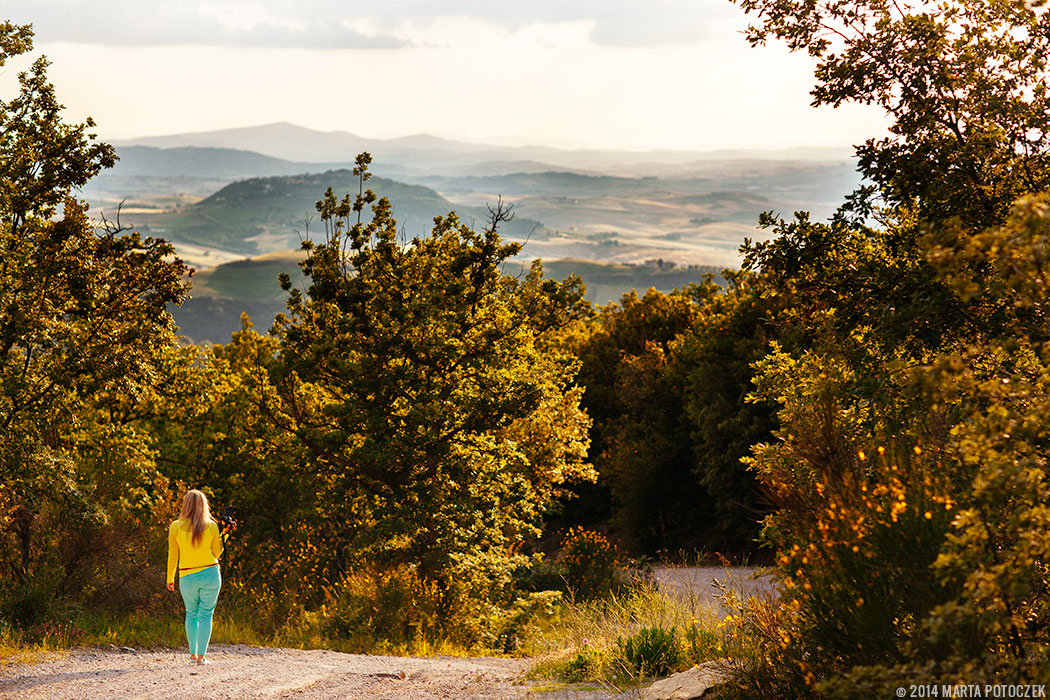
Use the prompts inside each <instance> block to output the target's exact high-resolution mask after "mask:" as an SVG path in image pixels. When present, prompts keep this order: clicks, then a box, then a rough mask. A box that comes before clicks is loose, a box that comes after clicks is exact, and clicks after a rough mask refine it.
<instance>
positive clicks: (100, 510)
mask: <svg viewBox="0 0 1050 700" xmlns="http://www.w3.org/2000/svg"><path fill="white" fill-rule="evenodd" d="M31 37H32V32H31V30H30V29H29V27H18V26H15V25H12V24H10V23H5V24H3V25H0V51H2V53H0V64H2V63H3V62H4V60H5V59H7V58H10V57H11V56H13V55H17V54H19V53H23V52H27V51H29V50H30V49H31ZM47 65H48V63H47V60H46V59H44V58H39V59H37V60H36V61H35V62H34V63H33V65H32V67H31V68H30V69H29V70H28V71H24V72H22V73H21V74H20V75H19V79H18V85H19V94H18V95H17V96H15V97H14V98H13V99H11V100H10V101H7V102H4V103H0V123H2V124H3V130H2V134H3V135H2V136H0V250H2V253H3V255H2V257H3V266H2V270H0V308H2V309H3V310H2V311H0V387H2V388H0V485H2V489H0V576H2V577H3V580H4V581H5V582H6V585H4V586H3V590H4V594H3V596H2V599H3V600H0V607H2V609H3V613H4V614H5V615H7V616H10V617H12V618H14V619H16V620H18V621H19V622H20V623H22V624H27V625H34V624H44V623H46V622H47V620H48V618H49V617H51V616H52V614H53V613H54V612H55V611H56V610H57V609H58V608H59V607H61V606H62V605H64V604H66V603H65V601H67V600H69V599H70V598H71V597H74V596H75V598H76V599H77V600H79V601H81V602H90V603H92V604H96V605H114V604H123V605H127V604H141V603H143V602H145V601H147V600H148V599H149V597H150V596H151V595H152V593H151V592H149V591H148V589H147V588H146V587H143V586H142V585H140V584H141V577H140V576H139V575H140V574H141V573H142V572H143V571H144V570H145V569H147V568H148V567H149V566H150V563H149V562H150V559H151V557H150V556H149V555H148V554H147V550H148V549H149V547H150V543H151V542H152V541H153V539H154V534H153V533H154V532H155V529H154V528H156V527H157V526H158V525H159V522H158V521H159V519H160V518H161V517H163V516H164V514H165V510H166V508H167V502H168V498H169V497H170V492H169V491H168V485H167V484H166V483H165V482H164V481H163V480H161V479H159V478H158V475H157V472H156V469H155V465H154V463H153V459H152V458H153V455H152V452H151V450H150V445H149V440H148V437H147V436H145V435H143V434H141V433H139V432H137V431H136V430H135V429H134V428H133V427H132V426H131V425H130V423H129V419H128V412H129V411H133V410H134V407H135V405H136V402H137V400H138V399H139V397H140V396H141V395H142V394H143V393H145V392H147V391H149V390H150V387H152V386H153V384H154V382H156V381H157V379H158V377H157V376H156V374H155V368H156V365H157V363H158V357H159V356H160V355H161V354H162V353H163V352H165V351H166V349H167V348H170V347H171V346H173V345H174V342H175V339H174V334H173V328H172V324H171V318H170V316H169V315H168V314H167V312H166V310H165V309H166V306H167V305H168V304H170V303H176V304H177V303H179V302H180V301H181V300H182V298H183V297H184V295H185V281H184V275H185V273H186V269H185V267H184V266H183V264H182V263H181V262H180V261H179V260H178V259H177V258H173V253H174V250H173V249H172V247H171V246H170V245H169V244H167V243H165V242H164V241H162V240H154V239H149V238H147V239H142V238H140V237H139V235H138V234H136V233H133V232H127V231H126V230H125V229H123V228H122V227H120V226H119V225H118V224H111V223H108V222H103V224H102V225H101V226H99V225H97V224H95V223H94V222H92V221H91V220H90V219H89V218H88V216H87V213H86V207H85V205H83V204H82V203H80V202H78V201H77V200H75V199H74V198H73V192H74V191H75V190H76V189H78V188H79V187H81V186H82V185H83V184H84V183H85V182H87V180H88V179H89V178H91V177H92V176H93V175H95V174H97V173H98V172H99V171H100V170H101V169H103V168H106V167H110V166H112V165H113V162H114V156H113V149H112V148H111V147H109V146H108V145H105V144H100V143H97V142H95V140H94V138H95V137H94V135H93V134H90V133H88V130H89V129H90V128H91V127H92V126H93V124H92V122H91V121H90V120H88V121H86V122H85V123H84V124H79V125H71V124H66V123H65V122H63V121H62V116H61V111H62V107H61V105H59V104H58V102H57V101H56V98H55V94H54V89H53V87H52V86H51V85H50V83H48V81H47V75H46V68H47ZM60 212H61V213H60Z"/></svg>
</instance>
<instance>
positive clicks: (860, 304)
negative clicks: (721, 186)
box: [739, 0, 1050, 697]
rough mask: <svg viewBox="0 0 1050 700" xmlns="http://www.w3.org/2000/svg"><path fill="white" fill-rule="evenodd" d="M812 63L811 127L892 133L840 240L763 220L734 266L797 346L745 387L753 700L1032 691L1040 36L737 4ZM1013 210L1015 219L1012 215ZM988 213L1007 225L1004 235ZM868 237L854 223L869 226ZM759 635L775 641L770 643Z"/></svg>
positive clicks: (901, 11) (1030, 28) (1041, 476)
mask: <svg viewBox="0 0 1050 700" xmlns="http://www.w3.org/2000/svg"><path fill="white" fill-rule="evenodd" d="M739 4H741V5H742V6H743V7H744V8H745V9H746V10H748V11H751V12H755V13H757V14H758V16H759V22H758V23H757V24H756V26H754V27H753V28H752V30H751V39H752V41H755V42H761V41H764V40H766V39H767V38H769V37H777V38H781V39H784V40H785V41H786V42H787V43H788V45H789V46H790V47H791V48H792V49H795V50H807V51H808V52H809V53H810V54H811V55H813V56H814V57H816V58H817V59H818V69H817V86H816V87H815V88H814V91H813V96H814V101H815V103H817V104H832V105H838V104H841V103H843V102H847V101H857V102H862V103H868V104H875V105H878V106H880V107H882V108H883V109H885V110H886V112H887V114H888V115H889V117H890V118H891V120H892V125H891V128H890V132H891V135H890V137H888V138H885V139H873V140H870V141H868V142H867V143H866V144H864V145H863V146H861V147H859V148H858V155H859V158H860V166H861V171H862V173H863V174H864V175H865V176H866V177H867V179H868V180H869V184H867V185H866V186H865V187H864V188H862V190H861V191H860V192H858V193H857V195H855V196H854V197H852V198H851V199H850V201H849V202H848V203H847V206H846V207H845V208H844V211H843V213H844V214H846V215H845V216H840V217H839V218H838V220H836V221H834V222H832V223H829V224H821V223H815V222H812V221H810V220H809V219H808V217H806V216H804V215H801V216H797V217H796V218H795V220H793V221H790V222H788V221H774V220H772V219H771V218H768V217H767V218H766V219H765V221H764V223H766V224H769V225H771V226H773V227H774V231H775V234H776V235H775V236H774V238H773V239H772V240H771V241H769V242H767V243H762V244H756V245H751V246H748V250H747V258H746V264H747V265H748V266H749V267H751V268H752V269H753V270H754V271H755V272H756V274H759V275H761V276H763V277H764V278H765V280H766V282H767V284H768V285H769V290H770V293H772V294H777V295H779V296H780V297H781V298H782V299H783V302H784V305H785V311H784V313H783V314H781V318H782V319H783V322H784V323H785V325H786V326H789V327H790V328H791V332H792V333H793V334H794V335H795V336H796V337H797V338H799V339H800V342H799V343H798V344H797V346H796V347H795V348H794V349H792V350H791V351H790V352H789V351H785V350H783V349H781V348H775V349H774V352H773V353H771V354H770V355H769V356H768V357H766V358H765V359H764V360H762V361H761V362H760V363H758V365H757V366H756V370H757V373H756V374H757V376H756V381H757V384H758V391H757V392H756V398H762V399H765V400H769V401H773V402H775V403H776V404H777V405H778V407H779V411H778V419H779V422H780V427H779V429H778V430H777V432H776V435H775V437H776V439H775V440H771V441H768V442H763V443H761V444H759V445H757V446H756V447H755V449H754V455H753V458H752V460H751V466H752V468H753V469H754V470H755V471H756V473H757V474H758V475H759V477H760V479H761V480H762V482H763V484H764V485H765V487H766V489H767V491H768V492H769V493H770V495H771V497H772V498H773V499H774V501H775V503H776V505H777V507H778V510H777V512H776V514H775V515H774V516H772V517H771V518H770V519H769V520H768V521H767V528H766V534H767V536H768V537H769V539H770V540H771V541H773V542H774V543H775V544H776V545H777V547H778V550H779V554H780V556H779V568H778V571H779V575H780V577H781V581H782V583H783V585H784V596H783V599H782V603H783V604H782V606H781V607H780V611H781V613H782V617H781V619H780V620H779V622H778V624H779V625H780V628H779V630H776V631H775V633H774V634H773V635H772V637H771V638H773V639H776V638H777V637H779V638H780V641H778V642H775V643H774V644H772V645H771V647H772V649H771V650H770V653H769V656H768V657H767V659H768V661H769V662H770V664H769V667H770V668H773V669H777V670H774V671H773V672H771V673H766V674H763V673H756V674H753V675H751V676H750V677H747V676H746V674H745V677H743V679H742V680H743V681H744V682H745V683H749V684H751V688H752V692H754V688H756V687H757V688H761V689H762V690H761V692H762V693H763V694H764V695H767V696H780V697H800V696H817V697H819V696H828V695H831V696H835V697H872V696H880V695H883V694H885V693H889V692H893V689H894V688H895V687H900V686H901V685H906V684H907V683H915V682H934V681H939V682H943V683H955V682H960V683H993V682H1004V683H1008V682H1030V681H1033V680H1035V679H1038V678H1045V677H1046V673H1047V668H1048V667H1047V649H1048V639H1047V635H1046V626H1045V624H1044V623H1043V618H1044V617H1045V614H1046V613H1045V606H1044V605H1043V604H1042V602H1040V601H1044V600H1045V599H1046V597H1047V594H1048V591H1050V588H1048V577H1047V568H1046V567H1047V562H1046V553H1045V546H1044V545H1043V544H1042V543H1044V542H1045V541H1046V539H1047V537H1048V534H1047V527H1046V519H1045V515H1044V513H1043V510H1044V509H1045V496H1046V494H1045V463H1046V450H1045V436H1044V435H1043V434H1042V432H1041V430H1040V428H1038V421H1035V420H1033V418H1032V416H1033V414H1032V411H1033V410H1034V411H1039V410H1040V406H1041V401H1040V399H1038V398H1037V397H1038V396H1040V395H1041V393H1042V391H1041V389H1040V387H1041V386H1043V384H1044V382H1045V354H1046V350H1045V343H1046V332H1045V323H1044V321H1043V320H1041V318H1042V314H1043V306H1044V301H1043V297H1045V289H1044V288H1043V286H1042V284H1041V283H1040V282H1039V280H1040V279H1042V278H1043V277H1044V276H1045V271H1043V269H1042V268H1043V263H1042V257H1043V256H1042V254H1041V253H1040V252H1039V251H1040V250H1041V247H1042V246H1045V241H1046V225H1045V201H1044V198H1043V197H1042V196H1040V197H1034V198H1033V197H1030V196H1027V195H1028V193H1034V192H1040V191H1042V190H1045V189H1046V188H1047V185H1048V182H1047V177H1048V170H1047V155H1048V154H1047V145H1048V144H1047V142H1046V140H1045V138H1046V137H1045V129H1046V120H1047V109H1046V107H1047V105H1046V94H1045V78H1046V57H1047V48H1048V46H1047V41H1048V37H1050V33H1048V30H1050V24H1048V19H1047V14H1046V13H1045V12H1044V11H1042V10H1041V9H1039V8H1036V7H1034V6H1033V4H1032V3H1025V2H1017V1H1013V0H1002V1H1000V0H991V1H987V2H984V1H982V2H975V1H974V2H971V1H969V0H949V1H948V2H940V3H926V2H917V3H905V2H893V1H888V2H883V1H881V0H856V1H851V2H823V1H818V2H795V1H793V0H785V1H779V0H768V1H767V0H740V3H739ZM1019 198H1020V199H1019ZM1011 212H1013V213H1012V214H1011ZM865 223H869V224H872V225H870V226H868V225H865ZM770 631H773V630H770Z"/></svg>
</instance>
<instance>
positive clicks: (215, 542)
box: [208, 522, 222, 559]
mask: <svg viewBox="0 0 1050 700" xmlns="http://www.w3.org/2000/svg"><path fill="white" fill-rule="evenodd" d="M208 527H209V528H214V530H212V533H211V534H212V537H211V553H212V554H214V555H215V558H216V559H218V558H219V557H221V556H222V536H221V535H220V534H219V524H218V523H215V522H213V523H211V525H209V526H208Z"/></svg>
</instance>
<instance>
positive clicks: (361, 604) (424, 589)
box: [322, 566, 441, 645]
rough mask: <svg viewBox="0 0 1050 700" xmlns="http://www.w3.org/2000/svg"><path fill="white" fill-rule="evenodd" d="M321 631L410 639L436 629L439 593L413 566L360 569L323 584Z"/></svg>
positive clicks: (345, 635)
mask: <svg viewBox="0 0 1050 700" xmlns="http://www.w3.org/2000/svg"><path fill="white" fill-rule="evenodd" d="M325 598H326V604H325V615H324V621H323V623H322V631H323V632H324V633H325V634H327V635H330V636H333V637H336V638H341V639H344V640H362V641H364V642H378V641H382V642H387V643H391V644H401V645H403V644H409V643H412V642H418V641H422V639H423V638H424V637H425V636H428V635H429V634H430V633H431V632H435V631H438V630H437V628H438V626H439V624H440V621H441V615H440V611H441V595H440V592H439V591H438V590H437V587H436V586H435V585H434V584H433V583H432V582H427V581H424V580H423V579H422V578H421V577H420V576H419V574H418V573H417V572H416V570H415V568H414V567H411V566H399V567H395V568H392V569H388V570H379V569H361V570H358V571H355V572H354V573H352V574H350V575H349V576H347V577H345V578H344V579H343V580H342V581H341V582H340V583H338V584H337V585H335V586H333V587H330V588H328V587H326V588H325Z"/></svg>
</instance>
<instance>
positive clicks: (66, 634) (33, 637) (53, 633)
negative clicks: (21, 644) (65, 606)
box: [25, 620, 84, 649]
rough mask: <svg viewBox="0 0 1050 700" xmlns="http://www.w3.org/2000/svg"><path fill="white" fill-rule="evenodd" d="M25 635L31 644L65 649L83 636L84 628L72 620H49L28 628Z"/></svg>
mask: <svg viewBox="0 0 1050 700" xmlns="http://www.w3.org/2000/svg"><path fill="white" fill-rule="evenodd" d="M25 637H26V639H27V640H28V641H29V642H30V643H32V644H39V645H44V646H48V647H55V648H59V649H65V648H68V647H71V646H74V645H76V644H77V643H79V642H80V640H81V639H82V638H83V637H84V630H82V629H81V628H80V627H79V626H78V625H77V624H76V623H75V622H73V621H72V620H65V621H63V622H52V621H50V620H49V621H47V622H41V623H40V624H37V625H33V626H32V627H30V628H28V629H27V630H26V631H25Z"/></svg>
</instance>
